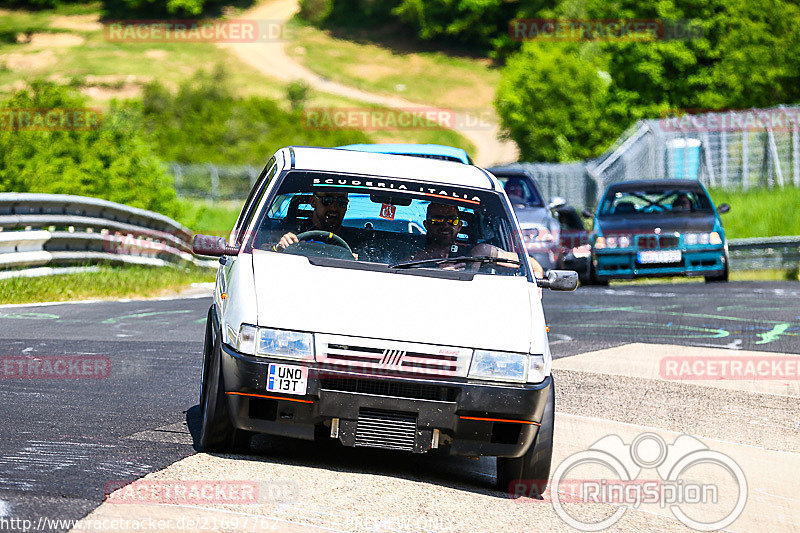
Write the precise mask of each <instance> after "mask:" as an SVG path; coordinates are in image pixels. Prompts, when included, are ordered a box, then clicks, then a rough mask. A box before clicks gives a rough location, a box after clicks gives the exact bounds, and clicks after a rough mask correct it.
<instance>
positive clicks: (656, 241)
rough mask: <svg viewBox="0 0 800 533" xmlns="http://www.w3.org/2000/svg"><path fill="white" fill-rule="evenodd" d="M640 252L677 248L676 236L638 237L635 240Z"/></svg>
mask: <svg viewBox="0 0 800 533" xmlns="http://www.w3.org/2000/svg"><path fill="white" fill-rule="evenodd" d="M636 246H638V247H639V249H640V250H658V249H659V248H677V246H678V236H677V235H640V236H639V237H638V238H637V239H636Z"/></svg>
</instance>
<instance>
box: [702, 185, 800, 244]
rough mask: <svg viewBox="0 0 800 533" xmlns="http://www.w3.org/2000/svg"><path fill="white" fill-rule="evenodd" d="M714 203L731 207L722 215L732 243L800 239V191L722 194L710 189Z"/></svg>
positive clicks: (795, 188)
mask: <svg viewBox="0 0 800 533" xmlns="http://www.w3.org/2000/svg"><path fill="white" fill-rule="evenodd" d="M709 193H710V194H711V198H712V199H713V200H714V203H715V204H717V205H719V204H722V203H727V204H730V205H731V211H730V213H727V214H725V215H722V222H723V224H724V225H725V233H726V235H727V237H728V238H729V239H739V238H746V237H773V236H778V235H800V216H798V206H800V188H798V187H783V188H776V189H751V190H749V191H742V190H728V191H726V190H721V189H710V190H709Z"/></svg>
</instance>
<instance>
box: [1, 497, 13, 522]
mask: <svg viewBox="0 0 800 533" xmlns="http://www.w3.org/2000/svg"><path fill="white" fill-rule="evenodd" d="M10 514H11V506H10V505H9V504H8V502H7V501H5V500H0V518H5V517H6V516H9V515H10Z"/></svg>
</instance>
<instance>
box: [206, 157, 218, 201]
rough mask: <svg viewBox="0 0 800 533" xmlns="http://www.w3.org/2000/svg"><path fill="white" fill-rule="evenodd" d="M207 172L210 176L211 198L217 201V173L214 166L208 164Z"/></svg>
mask: <svg viewBox="0 0 800 533" xmlns="http://www.w3.org/2000/svg"><path fill="white" fill-rule="evenodd" d="M208 172H209V173H210V174H211V198H212V199H214V200H218V199H219V171H218V170H217V167H216V165H212V164H211V163H209V164H208Z"/></svg>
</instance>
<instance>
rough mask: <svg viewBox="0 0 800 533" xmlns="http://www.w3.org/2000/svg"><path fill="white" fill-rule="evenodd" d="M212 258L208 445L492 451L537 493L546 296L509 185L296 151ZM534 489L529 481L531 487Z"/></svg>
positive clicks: (546, 408)
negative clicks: (256, 441) (267, 441)
mask: <svg viewBox="0 0 800 533" xmlns="http://www.w3.org/2000/svg"><path fill="white" fill-rule="evenodd" d="M194 248H195V252H196V253H198V254H200V255H211V256H220V262H221V263H222V266H221V268H220V269H219V274H218V276H217V284H216V289H215V291H214V301H213V305H212V306H211V308H210V310H209V313H208V321H207V327H206V338H205V350H204V352H205V353H204V364H203V384H202V392H201V408H202V411H203V419H202V431H201V445H202V447H203V448H204V449H206V450H213V451H226V450H229V451H233V450H236V449H238V450H240V451H241V450H242V449H244V448H247V447H248V446H249V441H250V437H251V436H252V435H253V434H254V433H268V434H273V435H282V436H288V437H296V438H300V439H315V438H316V439H322V438H325V439H327V438H335V439H338V440H339V441H340V442H341V443H342V444H343V445H345V446H365V447H376V448H387V449H393V450H405V451H408V452H415V453H423V452H426V451H429V450H431V449H443V450H445V451H448V452H449V453H452V454H457V455H466V456H480V455H488V456H496V457H498V461H497V471H498V486H499V488H500V489H501V490H508V488H509V484H510V483H511V482H512V481H514V480H517V479H524V480H532V481H535V482H537V484H538V490H540V491H541V490H544V485H545V484H546V480H547V478H548V474H549V471H550V456H551V451H552V435H553V413H554V386H553V379H552V377H551V375H550V366H551V356H550V349H549V347H548V341H547V332H546V326H545V319H544V314H543V312H542V304H541V290H540V287H547V288H551V289H557V290H573V289H574V288H575V287H576V285H577V276H576V275H575V273H574V272H567V271H550V273H549V275H548V277H547V278H545V279H538V278H536V277H535V276H534V273H533V270H532V268H531V263H530V262H529V259H528V255H527V253H526V252H525V248H524V246H523V243H522V237H521V234H520V229H519V225H518V223H517V220H516V218H515V216H514V212H513V210H512V208H511V205H510V204H509V201H508V198H507V197H506V195H505V193H504V192H503V186H502V185H501V184H500V183H499V182H498V180H497V179H496V178H495V177H494V176H492V175H491V174H489V173H488V172H486V171H484V170H482V169H480V168H477V167H475V166H471V165H464V164H460V163H451V162H445V161H436V160H429V159H421V158H414V157H403V156H394V155H385V154H370V153H360V152H353V151H346V150H335V149H325V148H307V147H290V148H283V149H281V150H279V151H278V152H277V153H276V154H275V156H274V157H273V158H272V159H271V160H270V162H269V163H268V164H267V166H266V168H265V169H264V171H263V173H262V174H261V176H260V178H259V179H258V181H257V183H256V185H255V186H254V187H253V190H252V192H251V194H250V197H249V198H248V200H247V202H246V203H245V205H244V208H243V209H242V212H241V215H240V217H239V219H238V221H237V223H236V227H235V228H234V229H233V231H232V232H231V235H230V238H229V241H228V242H226V241H225V239H223V238H221V237H209V236H203V235H198V236H197V237H196V238H195V243H194ZM528 482H531V481H528Z"/></svg>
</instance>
